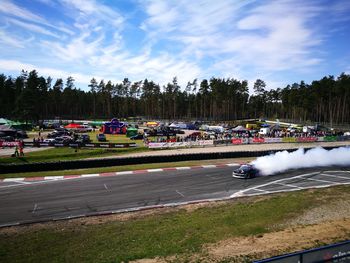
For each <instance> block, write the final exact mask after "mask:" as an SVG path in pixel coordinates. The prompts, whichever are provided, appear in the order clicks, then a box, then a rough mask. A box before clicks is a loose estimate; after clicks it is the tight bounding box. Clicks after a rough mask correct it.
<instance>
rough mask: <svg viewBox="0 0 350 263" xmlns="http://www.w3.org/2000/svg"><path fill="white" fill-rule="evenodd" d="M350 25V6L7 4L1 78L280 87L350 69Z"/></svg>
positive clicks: (2, 8) (229, 1) (152, 1)
mask: <svg viewBox="0 0 350 263" xmlns="http://www.w3.org/2000/svg"><path fill="white" fill-rule="evenodd" d="M349 20H350V1H348V0H334V1H331V0H329V1H326V0H307V1H305V0H271V1H268V0H216V1H213V0H195V1H188V0H164V1H162V0H128V1H127V0H115V1H112V0H111V1H102V0H99V1H98V0H95V1H94V0H1V4H0V72H1V73H4V74H6V75H12V76H18V75H19V74H20V71H21V70H22V69H24V70H28V71H30V70H32V69H36V70H37V71H38V72H39V74H40V75H43V76H51V77H53V78H54V79H56V78H64V79H66V78H67V77H68V76H73V77H74V79H75V80H76V86H77V87H78V88H81V89H85V90H87V89H88V87H87V85H88V83H89V82H90V80H91V78H93V77H95V78H96V79H97V80H98V81H99V80H101V79H104V80H105V81H108V80H112V82H113V83H116V82H120V81H121V80H122V79H123V78H125V77H127V78H129V80H131V81H139V80H143V79H145V78H148V79H150V80H154V81H155V82H157V83H159V84H160V85H165V84H166V83H168V82H171V81H172V79H173V77H175V76H177V78H178V81H179V83H180V84H181V85H182V87H183V88H184V87H185V85H186V83H187V82H188V81H192V80H193V79H195V78H198V79H199V80H202V79H204V78H207V79H209V78H211V77H213V76H214V77H225V78H227V77H231V78H236V79H239V80H248V81H249V85H250V86H252V85H253V83H254V81H255V80H256V79H257V78H260V79H263V80H264V81H265V82H266V84H267V87H268V88H277V87H281V88H283V87H285V86H286V85H287V84H292V83H294V82H300V81H301V80H304V81H306V82H307V83H309V82H311V81H312V80H317V79H320V78H322V77H323V76H326V75H335V76H338V75H339V74H340V73H341V72H346V73H348V74H349V73H350V49H349V46H350V21H349Z"/></svg>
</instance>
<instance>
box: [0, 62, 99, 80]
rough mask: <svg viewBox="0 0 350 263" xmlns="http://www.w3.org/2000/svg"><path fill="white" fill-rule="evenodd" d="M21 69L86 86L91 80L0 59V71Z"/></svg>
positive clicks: (86, 77)
mask: <svg viewBox="0 0 350 263" xmlns="http://www.w3.org/2000/svg"><path fill="white" fill-rule="evenodd" d="M22 69H23V70H25V71H32V70H36V71H37V72H38V73H39V74H40V75H43V76H47V77H48V76H50V77H52V78H62V79H64V80H65V79H66V78H67V77H68V76H72V77H73V78H74V80H75V81H76V82H78V83H82V84H88V83H90V80H91V79H92V77H91V76H88V75H85V74H81V73H77V72H71V71H65V70H61V69H55V68H46V67H41V66H38V65H33V64H29V63H23V62H21V61H17V60H5V59H0V70H6V71H12V72H20V71H21V70H22ZM94 77H95V78H96V79H102V77H101V76H94Z"/></svg>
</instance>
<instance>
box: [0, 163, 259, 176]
mask: <svg viewBox="0 0 350 263" xmlns="http://www.w3.org/2000/svg"><path fill="white" fill-rule="evenodd" d="M251 160H253V158H239V159H215V160H201V161H185V162H168V163H150V164H135V165H123V166H110V167H99V168H89V169H76V170H62V171H44V172H30V173H10V174H0V178H17V177H42V176H60V175H76V174H88V173H93V174H94V173H108V172H120V171H134V170H144V169H156V168H167V167H181V166H196V165H203V164H222V163H245V162H249V161H251Z"/></svg>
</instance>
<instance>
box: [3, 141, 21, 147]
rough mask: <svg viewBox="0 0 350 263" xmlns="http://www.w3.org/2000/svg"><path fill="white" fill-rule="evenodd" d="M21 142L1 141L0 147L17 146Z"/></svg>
mask: <svg viewBox="0 0 350 263" xmlns="http://www.w3.org/2000/svg"><path fill="white" fill-rule="evenodd" d="M16 145H17V146H18V145H19V142H0V147H15V146H16Z"/></svg>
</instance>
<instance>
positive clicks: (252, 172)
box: [232, 164, 259, 179]
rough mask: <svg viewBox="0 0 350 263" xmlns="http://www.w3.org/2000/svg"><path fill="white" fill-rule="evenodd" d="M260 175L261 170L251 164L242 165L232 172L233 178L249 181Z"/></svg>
mask: <svg viewBox="0 0 350 263" xmlns="http://www.w3.org/2000/svg"><path fill="white" fill-rule="evenodd" d="M258 174H259V170H258V169H256V168H255V167H254V166H252V165H250V164H244V165H241V167H239V168H238V169H236V170H234V171H233V172H232V177H235V178H241V179H248V178H254V177H256V176H257V175H258Z"/></svg>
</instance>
